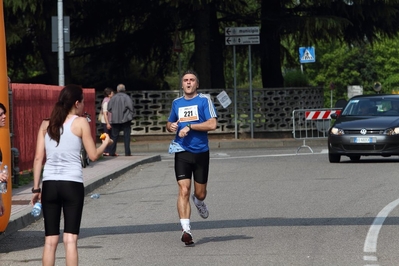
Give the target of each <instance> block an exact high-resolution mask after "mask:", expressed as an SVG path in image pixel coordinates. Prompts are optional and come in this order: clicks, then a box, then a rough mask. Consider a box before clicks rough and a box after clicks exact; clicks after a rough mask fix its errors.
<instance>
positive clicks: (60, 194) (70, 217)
mask: <svg viewBox="0 0 399 266" xmlns="http://www.w3.org/2000/svg"><path fill="white" fill-rule="evenodd" d="M41 200H42V208H43V218H44V230H45V235H46V236H51V235H59V234H60V220H61V210H63V214H64V233H71V234H75V235H78V234H79V231H80V222H81V220H82V211H83V202H84V185H83V183H79V182H72V181H44V182H43V189H42V199H41Z"/></svg>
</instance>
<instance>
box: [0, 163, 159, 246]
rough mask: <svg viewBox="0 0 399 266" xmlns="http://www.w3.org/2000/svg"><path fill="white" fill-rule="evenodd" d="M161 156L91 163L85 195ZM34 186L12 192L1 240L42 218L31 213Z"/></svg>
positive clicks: (86, 176) (86, 178)
mask: <svg viewBox="0 0 399 266" xmlns="http://www.w3.org/2000/svg"><path fill="white" fill-rule="evenodd" d="M160 160H161V157H160V156H159V155H137V156H135V155H133V156H129V157H126V156H123V155H122V156H118V157H104V158H102V159H100V160H98V161H96V162H91V163H90V165H88V166H87V167H86V168H83V180H84V186H85V194H86V195H87V194H89V193H90V192H91V191H93V190H94V189H96V188H98V187H100V186H101V185H103V184H105V183H107V182H109V180H110V179H114V178H116V177H118V176H119V175H121V174H123V173H125V172H127V171H129V170H130V169H133V168H135V167H137V166H139V165H142V164H146V163H151V162H156V161H160ZM31 189H32V185H31V184H30V185H26V186H24V187H20V188H16V189H13V190H12V207H11V217H10V221H9V223H8V226H7V228H6V231H5V232H4V233H3V234H1V235H0V240H1V239H2V238H3V237H4V236H6V235H8V234H11V233H13V232H15V231H18V230H19V229H22V228H24V227H26V226H28V225H29V224H30V223H32V222H34V221H35V220H37V219H40V218H34V217H33V216H32V215H31V214H30V211H31V210H32V206H31V205H30V204H29V203H30V200H31V198H32V191H31Z"/></svg>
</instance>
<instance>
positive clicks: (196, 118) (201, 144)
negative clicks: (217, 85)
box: [168, 93, 217, 153]
mask: <svg viewBox="0 0 399 266" xmlns="http://www.w3.org/2000/svg"><path fill="white" fill-rule="evenodd" d="M211 118H217V113H216V108H215V106H214V104H213V102H212V101H211V99H210V97H209V96H207V95H205V94H202V93H199V94H198V95H197V96H195V97H194V98H192V99H189V100H186V99H185V98H184V96H182V97H180V98H176V99H175V100H174V101H173V103H172V110H171V112H170V115H169V118H168V121H169V122H171V123H174V122H176V121H179V123H178V129H177V133H176V137H175V142H177V143H178V144H180V146H181V147H182V148H183V149H184V150H186V151H188V152H192V153H202V152H206V151H208V150H209V146H208V132H207V131H197V130H193V129H192V130H190V131H189V132H188V135H187V136H186V137H184V138H180V137H179V135H178V132H179V131H180V130H181V129H182V128H184V127H185V126H187V124H192V125H193V124H199V123H203V122H205V121H207V120H209V119H211Z"/></svg>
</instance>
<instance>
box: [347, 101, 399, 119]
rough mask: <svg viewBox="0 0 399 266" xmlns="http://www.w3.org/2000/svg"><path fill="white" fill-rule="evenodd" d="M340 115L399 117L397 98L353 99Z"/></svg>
mask: <svg viewBox="0 0 399 266" xmlns="http://www.w3.org/2000/svg"><path fill="white" fill-rule="evenodd" d="M341 115H345V116H399V98H398V99H388V98H355V99H352V100H350V101H349V102H348V104H347V105H346V107H345V109H344V110H343V111H342V114H341Z"/></svg>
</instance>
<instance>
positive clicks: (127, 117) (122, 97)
mask: <svg viewBox="0 0 399 266" xmlns="http://www.w3.org/2000/svg"><path fill="white" fill-rule="evenodd" d="M116 90H117V94H115V95H114V96H113V97H112V98H111V100H110V101H109V102H108V112H110V113H111V114H112V117H111V123H110V124H111V138H112V140H113V141H114V143H112V145H111V146H110V149H109V151H110V156H117V154H116V145H117V141H118V136H119V132H120V131H122V130H123V142H124V144H125V155H126V156H131V155H132V153H131V151H130V133H131V125H132V124H131V123H132V120H133V101H132V98H130V96H129V95H127V94H126V88H125V85H123V84H119V85H118V86H117V88H116Z"/></svg>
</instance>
